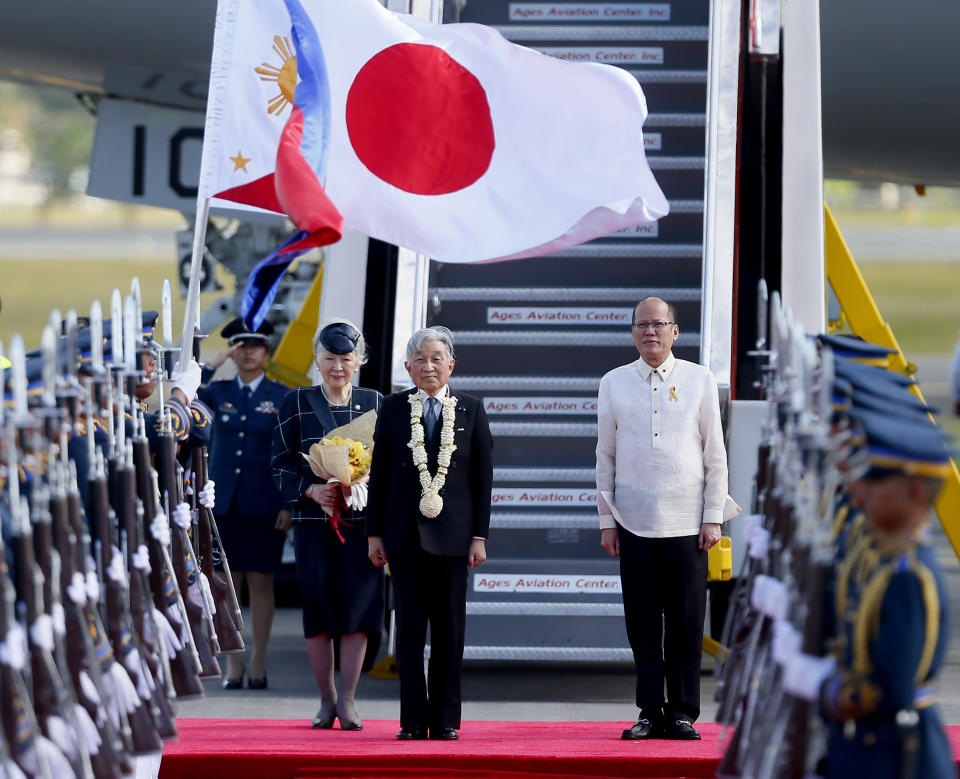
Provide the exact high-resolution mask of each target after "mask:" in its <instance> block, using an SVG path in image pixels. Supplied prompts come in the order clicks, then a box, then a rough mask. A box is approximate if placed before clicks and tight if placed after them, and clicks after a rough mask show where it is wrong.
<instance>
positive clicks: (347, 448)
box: [308, 435, 373, 484]
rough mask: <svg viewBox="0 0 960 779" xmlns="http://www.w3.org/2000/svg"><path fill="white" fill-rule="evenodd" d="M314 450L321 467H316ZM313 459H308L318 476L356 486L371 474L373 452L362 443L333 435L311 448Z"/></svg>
mask: <svg viewBox="0 0 960 779" xmlns="http://www.w3.org/2000/svg"><path fill="white" fill-rule="evenodd" d="M314 450H316V455H317V457H316V459H318V460H320V464H319V467H314V465H315V462H314V459H313V454H314ZM310 454H311V457H309V458H308V460H309V462H310V465H311V468H313V472H314V473H316V474H317V476H323V475H324V473H326V474H327V475H326V476H325V478H327V479H331V478H334V479H336V480H337V481H340V482H343V483H344V484H354V483H355V482H358V481H360V479H362V478H363V477H364V476H366V475H367V474H368V473H369V472H370V461H371V460H372V459H373V452H371V451H370V447H368V446H366V445H365V444H364V443H363V442H362V441H354V440H353V439H352V438H344V437H343V436H339V435H332V436H328V437H326V438H322V439H321V440H320V443H319V444H314V445H313V446H311V447H310Z"/></svg>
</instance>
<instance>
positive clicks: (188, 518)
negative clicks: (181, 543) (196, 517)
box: [170, 503, 193, 530]
mask: <svg viewBox="0 0 960 779" xmlns="http://www.w3.org/2000/svg"><path fill="white" fill-rule="evenodd" d="M170 518H171V519H172V520H173V521H174V523H175V524H176V526H177V527H179V528H180V529H181V530H189V529H190V526H191V525H192V524H193V514H192V513H191V511H190V506H189V505H187V504H186V503H178V504H177V506H176V508H175V509H174V510H173V513H172V514H171V516H170Z"/></svg>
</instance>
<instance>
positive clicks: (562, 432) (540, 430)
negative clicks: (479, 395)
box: [490, 422, 597, 438]
mask: <svg viewBox="0 0 960 779" xmlns="http://www.w3.org/2000/svg"><path fill="white" fill-rule="evenodd" d="M490 432H491V433H492V434H493V437H494V438H496V437H498V436H501V437H506V438H596V437H597V426H596V424H590V423H589V422H491V423H490Z"/></svg>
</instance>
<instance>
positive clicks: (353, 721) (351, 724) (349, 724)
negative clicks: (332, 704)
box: [336, 702, 363, 730]
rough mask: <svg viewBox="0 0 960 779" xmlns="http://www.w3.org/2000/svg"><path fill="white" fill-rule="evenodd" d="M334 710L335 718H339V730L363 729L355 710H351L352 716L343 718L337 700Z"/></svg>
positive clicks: (361, 721)
mask: <svg viewBox="0 0 960 779" xmlns="http://www.w3.org/2000/svg"><path fill="white" fill-rule="evenodd" d="M336 712H337V719H338V720H340V730H363V720H362V719H360V718H359V717H358V716H357V713H356V711H354V712H353V716H351V717H346V718H345V717H344V715H343V713H342V712H341V711H340V703H339V702H338V703H337V705H336Z"/></svg>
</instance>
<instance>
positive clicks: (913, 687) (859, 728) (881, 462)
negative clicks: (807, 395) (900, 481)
mask: <svg viewBox="0 0 960 779" xmlns="http://www.w3.org/2000/svg"><path fill="white" fill-rule="evenodd" d="M849 413H850V416H851V418H852V419H854V420H855V422H856V423H857V424H858V425H859V427H860V428H861V429H862V430H863V433H864V435H865V449H866V451H867V456H868V459H869V463H870V471H869V472H868V474H867V478H868V479H871V480H882V479H885V478H889V477H891V476H902V475H907V476H913V477H922V478H928V479H932V480H937V479H942V478H943V477H944V476H945V475H946V473H947V472H948V470H949V467H950V466H949V452H948V450H947V447H946V445H945V443H944V436H943V434H942V433H941V431H940V430H939V429H937V428H936V427H935V426H934V425H933V424H932V423H931V422H930V421H929V419H927V420H926V421H922V420H921V418H919V417H918V416H916V415H915V414H909V415H906V416H903V415H901V416H891V414H892V412H891V411H885V412H880V413H878V412H876V411H868V410H864V409H862V408H854V409H852V410H851V411H850V412H849ZM847 529H849V526H848V528H847ZM851 542H852V543H851ZM946 595H947V591H946V586H945V582H944V578H943V575H942V573H941V571H940V569H939V566H938V565H937V562H936V557H935V552H934V550H933V548H932V546H931V542H930V534H929V531H928V530H927V529H926V528H925V526H921V527H913V528H911V527H910V526H909V524H904V529H903V530H900V529H897V530H890V531H882V530H880V529H877V528H871V527H870V526H869V517H868V524H867V525H866V526H865V527H864V528H863V529H862V530H860V531H859V533H858V534H854V536H853V538H850V537H848V538H847V539H845V543H844V549H843V553H842V555H841V559H840V564H839V569H838V575H837V580H836V616H837V619H838V621H839V624H838V626H837V635H836V641H835V656H836V660H837V669H838V670H837V672H836V673H834V674H833V675H832V676H830V677H829V678H828V679H827V680H826V681H825V682H824V684H823V686H822V688H821V694H820V701H821V706H822V711H823V713H824V716H825V718H826V719H827V721H828V724H829V736H828V750H827V777H838V778H839V777H844V779H846V777H850V776H869V777H871V779H884V778H885V777H890V779H894V777H916V778H917V779H921V778H922V779H946V778H947V777H950V778H951V779H953V777H955V776H956V766H955V764H954V762H953V759H952V757H951V754H950V746H949V743H948V741H947V738H946V735H945V733H944V731H943V726H942V723H941V721H940V717H939V714H938V712H937V708H936V705H935V686H934V682H935V679H936V675H937V672H938V671H939V669H940V667H941V665H942V663H943V660H944V657H945V656H946V650H947V641H948V637H949V628H948V625H947V613H948V609H947V605H946Z"/></svg>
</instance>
